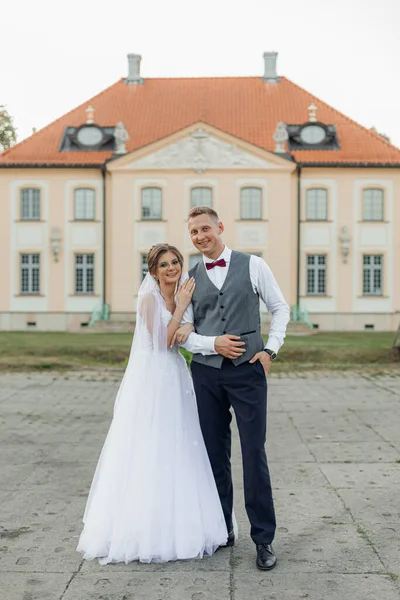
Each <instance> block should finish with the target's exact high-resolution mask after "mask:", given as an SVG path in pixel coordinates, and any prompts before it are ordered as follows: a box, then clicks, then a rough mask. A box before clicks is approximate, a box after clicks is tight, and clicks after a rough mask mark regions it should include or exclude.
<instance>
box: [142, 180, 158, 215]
mask: <svg viewBox="0 0 400 600" xmlns="http://www.w3.org/2000/svg"><path fill="white" fill-rule="evenodd" d="M142 219H143V220H156V221H157V220H158V221H160V220H161V219H162V190H161V189H160V188H150V187H149V188H143V189H142Z"/></svg>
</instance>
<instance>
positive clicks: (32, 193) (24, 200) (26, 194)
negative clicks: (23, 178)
mask: <svg viewBox="0 0 400 600" xmlns="http://www.w3.org/2000/svg"><path fill="white" fill-rule="evenodd" d="M20 219H21V221H40V190H37V189H35V188H25V189H23V190H21V209H20Z"/></svg>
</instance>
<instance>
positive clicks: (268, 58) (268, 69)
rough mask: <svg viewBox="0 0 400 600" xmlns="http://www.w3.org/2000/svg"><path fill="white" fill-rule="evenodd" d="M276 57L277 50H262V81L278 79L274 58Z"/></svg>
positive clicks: (268, 81) (267, 81)
mask: <svg viewBox="0 0 400 600" xmlns="http://www.w3.org/2000/svg"><path fill="white" fill-rule="evenodd" d="M277 58H278V53H277V52H264V77H263V81H265V82H266V83H270V82H273V81H279V77H278V75H277V74H276V60H277Z"/></svg>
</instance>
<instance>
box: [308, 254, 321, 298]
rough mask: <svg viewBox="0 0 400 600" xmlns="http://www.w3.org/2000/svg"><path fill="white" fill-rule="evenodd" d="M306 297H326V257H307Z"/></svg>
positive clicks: (309, 255) (315, 255)
mask: <svg viewBox="0 0 400 600" xmlns="http://www.w3.org/2000/svg"><path fill="white" fill-rule="evenodd" d="M307 295H308V296H326V255H325V254H308V255H307Z"/></svg>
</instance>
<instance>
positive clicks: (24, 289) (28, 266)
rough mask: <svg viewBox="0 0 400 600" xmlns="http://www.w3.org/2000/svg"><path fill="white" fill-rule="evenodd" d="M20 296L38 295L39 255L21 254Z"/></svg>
mask: <svg viewBox="0 0 400 600" xmlns="http://www.w3.org/2000/svg"><path fill="white" fill-rule="evenodd" d="M20 271H21V274H20V277H21V286H20V290H21V294H40V255H39V254H21V265H20Z"/></svg>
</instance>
